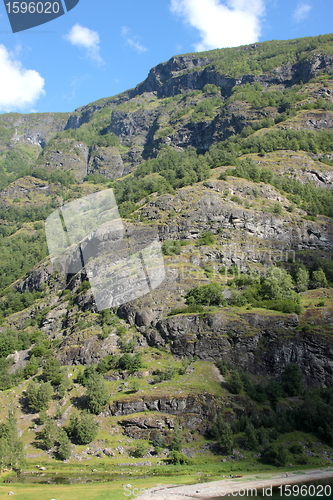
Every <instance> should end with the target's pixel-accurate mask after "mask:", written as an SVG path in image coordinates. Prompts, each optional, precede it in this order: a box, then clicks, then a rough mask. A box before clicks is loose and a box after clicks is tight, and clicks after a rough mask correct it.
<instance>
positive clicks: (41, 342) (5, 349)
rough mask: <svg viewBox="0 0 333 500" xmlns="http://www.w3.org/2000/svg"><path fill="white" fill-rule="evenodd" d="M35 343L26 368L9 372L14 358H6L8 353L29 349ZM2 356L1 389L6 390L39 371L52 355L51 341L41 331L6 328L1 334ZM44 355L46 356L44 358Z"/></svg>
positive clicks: (0, 369) (0, 365)
mask: <svg viewBox="0 0 333 500" xmlns="http://www.w3.org/2000/svg"><path fill="white" fill-rule="evenodd" d="M33 343H36V345H35V346H34V347H33V348H32V349H31V350H30V360H29V363H28V364H27V365H26V366H25V368H24V369H20V370H16V372H15V373H9V368H10V367H11V365H12V363H13V360H12V359H6V357H7V356H8V354H11V353H13V352H14V351H16V350H20V349H27V348H29V347H30V346H31V345H32V344H33ZM0 344H1V356H0V390H6V389H9V388H10V387H13V386H15V385H17V384H19V383H20V382H21V381H22V380H24V379H25V378H29V377H31V376H33V375H35V374H36V373H37V372H38V369H39V367H40V366H42V364H43V362H44V361H45V359H46V357H47V356H51V354H52V349H50V341H49V340H48V339H46V338H45V335H44V334H42V333H41V332H39V331H34V332H32V333H27V332H25V331H17V330H13V329H6V330H4V331H3V332H2V333H1V335H0ZM43 356H44V358H43Z"/></svg>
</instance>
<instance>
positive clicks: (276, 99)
mask: <svg viewBox="0 0 333 500" xmlns="http://www.w3.org/2000/svg"><path fill="white" fill-rule="evenodd" d="M232 90H233V92H232V96H231V97H230V98H229V99H228V100H227V103H230V102H234V101H236V100H238V101H246V102H249V103H251V104H252V107H253V108H255V109H261V108H265V107H267V106H276V107H277V108H278V111H279V112H280V113H283V112H285V111H286V110H287V109H290V108H291V107H293V106H294V105H295V104H296V103H297V102H299V101H302V100H303V99H304V96H302V95H301V94H299V93H298V92H297V91H298V87H296V86H293V87H292V88H289V89H286V90H284V91H282V90H271V89H270V88H268V89H264V87H263V86H262V85H261V84H260V83H259V82H254V83H246V84H245V85H237V86H236V87H234V88H233V89H232ZM273 123H274V122H273Z"/></svg>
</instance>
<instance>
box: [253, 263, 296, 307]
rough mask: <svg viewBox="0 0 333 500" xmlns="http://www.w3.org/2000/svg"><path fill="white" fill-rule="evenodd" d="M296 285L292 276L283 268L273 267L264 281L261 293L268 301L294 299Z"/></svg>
mask: <svg viewBox="0 0 333 500" xmlns="http://www.w3.org/2000/svg"><path fill="white" fill-rule="evenodd" d="M293 289H294V283H293V280H292V277H291V276H290V274H288V273H287V271H285V270H284V269H282V268H281V267H274V266H271V267H269V268H268V270H267V273H266V276H265V277H264V278H263V279H262V283H261V293H262V296H263V298H264V299H266V300H279V299H293V298H294V297H295V295H296V294H295V292H294V291H293Z"/></svg>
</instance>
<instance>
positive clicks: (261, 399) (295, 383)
mask: <svg viewBox="0 0 333 500" xmlns="http://www.w3.org/2000/svg"><path fill="white" fill-rule="evenodd" d="M216 366H217V367H218V368H219V370H220V371H221V373H222V374H223V375H226V373H228V371H229V375H228V387H229V391H230V392H232V393H233V394H239V393H241V392H242V391H245V392H246V393H247V394H248V396H250V398H251V399H252V400H253V401H256V402H257V403H265V402H269V403H271V404H272V405H275V404H276V403H277V401H278V400H279V399H281V398H283V397H287V396H298V395H300V394H301V393H302V390H303V382H302V380H303V379H302V373H301V370H300V368H299V366H298V365H297V364H295V363H289V364H287V365H286V367H285V369H284V372H283V375H282V377H281V380H280V381H279V382H277V381H276V380H270V381H269V382H268V384H261V383H258V384H255V383H252V382H251V380H250V378H249V376H248V375H247V374H246V373H245V372H243V371H242V370H241V369H237V370H228V368H229V369H230V366H228V365H226V364H225V363H223V361H218V362H217V363H216Z"/></svg>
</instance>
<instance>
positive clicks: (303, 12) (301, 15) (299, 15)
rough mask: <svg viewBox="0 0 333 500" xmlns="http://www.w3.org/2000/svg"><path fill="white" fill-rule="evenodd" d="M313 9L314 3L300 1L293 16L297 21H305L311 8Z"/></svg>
mask: <svg viewBox="0 0 333 500" xmlns="http://www.w3.org/2000/svg"><path fill="white" fill-rule="evenodd" d="M311 9H312V5H310V4H308V3H300V4H299V5H298V7H297V9H296V10H295V12H294V13H293V18H294V20H295V21H296V22H297V23H300V22H302V21H304V19H306V18H307V17H308V15H309V14H310V10H311Z"/></svg>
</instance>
